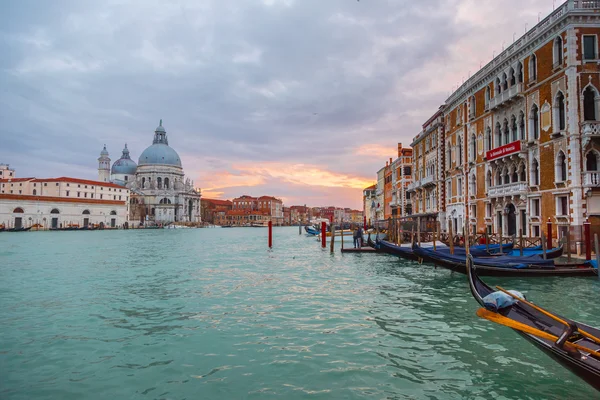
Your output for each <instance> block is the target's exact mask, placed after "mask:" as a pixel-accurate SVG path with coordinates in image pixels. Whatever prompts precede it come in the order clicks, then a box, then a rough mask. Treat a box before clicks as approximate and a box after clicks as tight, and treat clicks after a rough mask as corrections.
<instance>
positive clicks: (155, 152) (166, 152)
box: [98, 120, 201, 224]
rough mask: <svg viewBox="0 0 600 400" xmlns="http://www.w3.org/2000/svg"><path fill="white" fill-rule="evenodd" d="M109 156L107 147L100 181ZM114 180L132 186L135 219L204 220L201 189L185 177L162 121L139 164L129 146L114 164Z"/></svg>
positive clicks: (112, 172)
mask: <svg viewBox="0 0 600 400" xmlns="http://www.w3.org/2000/svg"><path fill="white" fill-rule="evenodd" d="M106 159H108V152H107V151H106V147H105V148H104V149H103V151H102V153H101V155H100V158H99V159H98V161H99V168H98V171H99V179H100V180H102V178H103V177H104V175H105V174H106ZM108 160H109V162H110V159H108ZM110 180H111V181H112V182H114V183H117V184H119V185H122V186H125V187H127V188H129V189H131V207H130V220H131V221H132V222H134V221H139V222H146V221H148V222H154V223H161V224H165V223H171V222H193V223H197V222H201V211H200V208H201V207H200V197H201V195H200V191H199V190H196V189H195V188H194V183H193V181H191V180H190V179H189V178H187V179H186V178H185V174H184V172H183V167H182V164H181V159H180V158H179V155H178V154H177V152H176V151H175V150H174V149H173V148H172V147H170V146H169V141H168V139H167V132H166V131H165V128H164V127H163V126H162V120H161V121H160V124H159V126H158V127H157V128H156V130H155V131H154V140H153V141H152V145H151V146H150V147H148V148H146V149H145V150H144V151H143V152H142V154H141V155H140V157H139V159H138V164H137V165H136V163H135V162H134V161H133V160H131V157H130V155H129V150H128V149H127V145H125V148H124V149H123V154H122V156H121V158H119V159H118V160H117V161H115V163H114V164H113V166H112V169H111V177H110Z"/></svg>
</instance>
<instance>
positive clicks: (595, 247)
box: [594, 233, 600, 279]
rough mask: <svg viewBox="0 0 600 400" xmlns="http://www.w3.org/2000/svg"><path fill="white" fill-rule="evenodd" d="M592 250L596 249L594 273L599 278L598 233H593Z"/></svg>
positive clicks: (599, 251)
mask: <svg viewBox="0 0 600 400" xmlns="http://www.w3.org/2000/svg"><path fill="white" fill-rule="evenodd" d="M594 245H595V246H594V250H595V251H596V273H597V274H598V279H600V247H598V234H597V233H594Z"/></svg>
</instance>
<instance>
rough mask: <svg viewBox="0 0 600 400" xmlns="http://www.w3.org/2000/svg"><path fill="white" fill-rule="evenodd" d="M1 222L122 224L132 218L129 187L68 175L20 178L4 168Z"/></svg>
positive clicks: (54, 225)
mask: <svg viewBox="0 0 600 400" xmlns="http://www.w3.org/2000/svg"><path fill="white" fill-rule="evenodd" d="M1 171H2V173H3V174H2V175H3V176H8V178H0V225H4V226H5V227H16V228H19V227H30V226H36V227H38V228H39V229H50V228H61V227H66V226H67V225H76V226H79V227H87V226H88V225H99V226H106V227H121V226H123V225H126V224H127V222H128V218H129V199H130V191H129V189H127V188H125V187H123V186H120V185H117V184H114V183H111V182H98V181H91V180H86V179H77V178H69V177H60V178H46V179H40V178H33V177H30V178H17V177H16V175H15V170H14V169H10V168H9V167H8V165H6V164H3V165H2V167H1Z"/></svg>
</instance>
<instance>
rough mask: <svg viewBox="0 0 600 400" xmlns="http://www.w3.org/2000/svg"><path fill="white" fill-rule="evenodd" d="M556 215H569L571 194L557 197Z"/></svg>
mask: <svg viewBox="0 0 600 400" xmlns="http://www.w3.org/2000/svg"><path fill="white" fill-rule="evenodd" d="M556 215H569V196H557V197H556Z"/></svg>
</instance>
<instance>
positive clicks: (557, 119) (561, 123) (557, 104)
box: [554, 91, 567, 133]
mask: <svg viewBox="0 0 600 400" xmlns="http://www.w3.org/2000/svg"><path fill="white" fill-rule="evenodd" d="M566 120H567V118H566V109H565V96H564V95H563V93H562V92H561V91H559V92H558V93H556V97H555V98H554V132H555V133H557V132H562V131H564V130H565V129H566V125H567V121H566Z"/></svg>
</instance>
